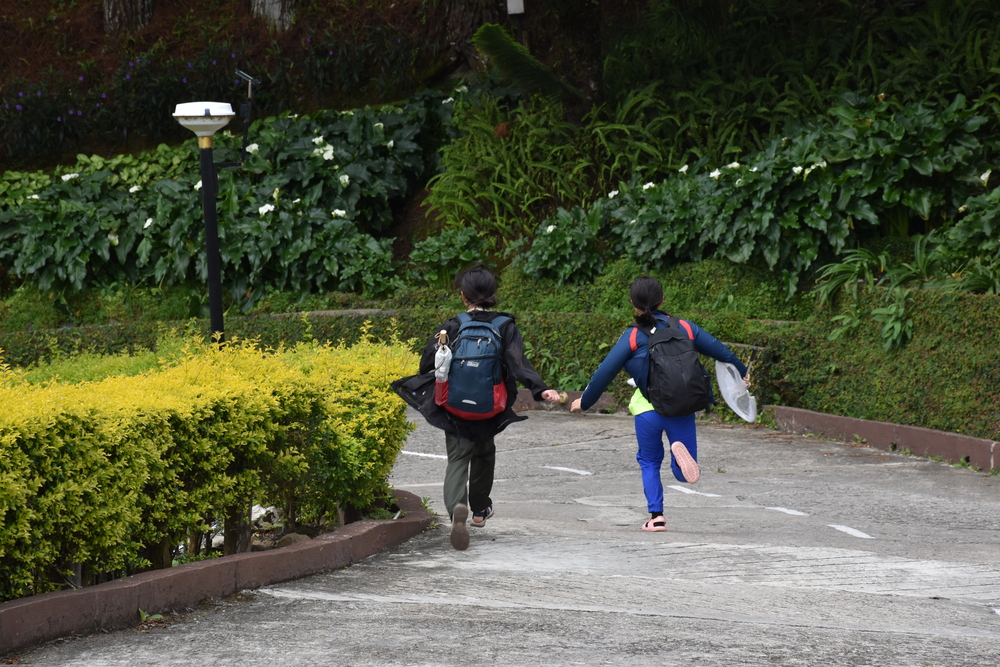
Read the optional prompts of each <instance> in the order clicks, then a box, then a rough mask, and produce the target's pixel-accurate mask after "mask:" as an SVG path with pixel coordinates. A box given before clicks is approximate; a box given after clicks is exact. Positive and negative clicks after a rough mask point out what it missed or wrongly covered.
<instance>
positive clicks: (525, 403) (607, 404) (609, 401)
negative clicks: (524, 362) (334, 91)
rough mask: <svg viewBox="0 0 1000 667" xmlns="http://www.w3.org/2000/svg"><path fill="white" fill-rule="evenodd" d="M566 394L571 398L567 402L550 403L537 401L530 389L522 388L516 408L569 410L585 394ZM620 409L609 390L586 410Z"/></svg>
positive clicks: (610, 410)
mask: <svg viewBox="0 0 1000 667" xmlns="http://www.w3.org/2000/svg"><path fill="white" fill-rule="evenodd" d="M566 394H567V395H568V396H569V398H568V399H567V400H566V402H565V403H549V402H548V401H536V400H535V399H534V398H533V397H532V395H531V390H530V389H525V388H523V387H522V388H520V389H518V390H517V398H516V399H514V405H513V408H514V410H547V411H558V410H562V411H563V412H569V406H570V405H572V404H573V401H575V400H576V399H578V398H580V397H581V396H583V392H582V391H567V392H566ZM618 410H619V408H618V403H616V402H615V397H614V395H613V394H609V393H607V392H605V393H603V394H601V397H600V398H599V399H597V403H594V405H592V406H591V408H590V409H589V410H585V412H604V413H607V412H617V411H618Z"/></svg>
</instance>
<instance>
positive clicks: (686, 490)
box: [667, 484, 722, 498]
mask: <svg viewBox="0 0 1000 667" xmlns="http://www.w3.org/2000/svg"><path fill="white" fill-rule="evenodd" d="M667 488H669V489H674V490H676V491H680V492H681V493H693V494H695V495H698V496H708V497H709V498H721V497H722V496H720V495H719V494H718V493H702V492H701V491H694V490H692V489H689V488H687V487H686V486H677V485H675V484H671V485H670V486H668V487H667Z"/></svg>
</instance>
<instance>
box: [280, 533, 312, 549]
mask: <svg viewBox="0 0 1000 667" xmlns="http://www.w3.org/2000/svg"><path fill="white" fill-rule="evenodd" d="M311 539H312V538H311V537H309V536H308V535H300V534H299V533H288V534H287V535H285V536H284V537H282V538H281V539H280V540H278V542H277V543H276V544H275V545H274V546H275V548H276V549H280V548H282V547H288V546H291V545H293V544H298V543H299V542H308V541H309V540H311Z"/></svg>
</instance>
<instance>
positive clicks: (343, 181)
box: [340, 174, 351, 187]
mask: <svg viewBox="0 0 1000 667" xmlns="http://www.w3.org/2000/svg"><path fill="white" fill-rule="evenodd" d="M350 182H351V177H350V176H348V175H347V174H341V175H340V184H341V185H343V186H345V187H346V186H347V184H348V183H350Z"/></svg>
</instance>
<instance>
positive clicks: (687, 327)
mask: <svg viewBox="0 0 1000 667" xmlns="http://www.w3.org/2000/svg"><path fill="white" fill-rule="evenodd" d="M677 321H678V322H680V323H681V326H682V327H684V331H687V334H688V338H690V339H691V340H694V330H693V329H692V328H691V325H690V324H688V323H687V320H682V319H680V318H678V320H677ZM638 332H639V327H632V333H630V334H629V336H628V345H629V347H630V348H632V351H633V352H635V351H636V350H637V349H638V344H637V343H636V339H635V335H636V334H637V333H638Z"/></svg>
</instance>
